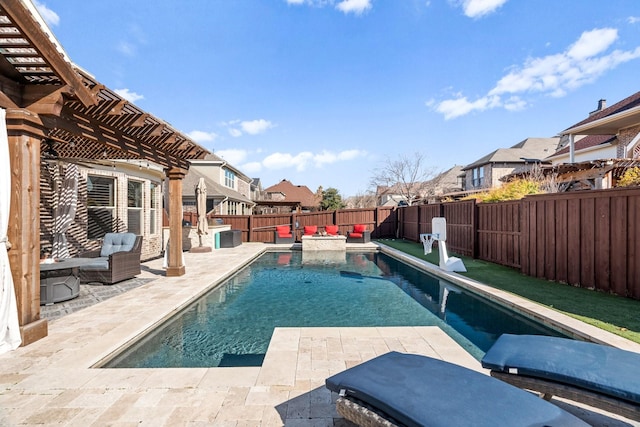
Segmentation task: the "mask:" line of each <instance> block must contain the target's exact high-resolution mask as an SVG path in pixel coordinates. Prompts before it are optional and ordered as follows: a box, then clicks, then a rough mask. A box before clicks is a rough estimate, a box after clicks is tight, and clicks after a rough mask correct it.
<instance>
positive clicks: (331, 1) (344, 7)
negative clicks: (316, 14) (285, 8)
mask: <svg viewBox="0 0 640 427" xmlns="http://www.w3.org/2000/svg"><path fill="white" fill-rule="evenodd" d="M285 1H286V2H287V4H290V5H296V6H299V5H307V6H310V7H324V6H335V8H336V9H337V10H339V11H340V12H342V13H344V14H348V13H353V14H355V15H361V14H362V13H364V12H366V11H367V10H369V9H371V7H372V5H371V3H372V1H373V0H285Z"/></svg>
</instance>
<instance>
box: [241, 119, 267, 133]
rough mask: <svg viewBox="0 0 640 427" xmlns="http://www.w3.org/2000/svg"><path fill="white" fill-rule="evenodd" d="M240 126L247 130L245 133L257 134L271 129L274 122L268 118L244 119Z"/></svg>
mask: <svg viewBox="0 0 640 427" xmlns="http://www.w3.org/2000/svg"><path fill="white" fill-rule="evenodd" d="M240 126H241V127H242V130H243V131H245V133H248V134H249V135H257V134H259V133H264V132H266V131H267V130H268V129H271V128H272V127H273V124H272V123H271V122H270V121H268V120H264V119H258V120H251V121H244V122H242V123H240Z"/></svg>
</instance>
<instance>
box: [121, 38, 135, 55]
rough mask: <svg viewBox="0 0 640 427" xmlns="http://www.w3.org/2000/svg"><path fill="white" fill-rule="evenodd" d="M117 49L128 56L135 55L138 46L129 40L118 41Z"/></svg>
mask: <svg viewBox="0 0 640 427" xmlns="http://www.w3.org/2000/svg"><path fill="white" fill-rule="evenodd" d="M116 50H117V51H118V52H120V53H122V54H123V55H126V56H134V55H135V54H136V46H135V45H134V44H132V43H129V42H127V41H121V42H120V43H118V46H117V47H116Z"/></svg>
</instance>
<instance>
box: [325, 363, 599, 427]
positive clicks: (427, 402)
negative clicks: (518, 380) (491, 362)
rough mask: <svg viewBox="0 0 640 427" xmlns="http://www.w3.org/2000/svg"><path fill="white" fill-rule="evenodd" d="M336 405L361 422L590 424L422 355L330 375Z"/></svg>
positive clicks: (448, 425)
mask: <svg viewBox="0 0 640 427" xmlns="http://www.w3.org/2000/svg"><path fill="white" fill-rule="evenodd" d="M326 386H327V388H328V389H329V390H331V391H334V392H336V393H339V396H340V397H339V398H338V399H337V401H336V409H337V411H338V413H339V414H340V415H342V416H343V417H344V418H346V419H348V420H350V421H352V422H354V423H356V424H358V425H396V424H400V425H406V426H409V427H411V426H416V427H418V426H446V427H451V426H474V427H485V426H486V427H495V426H588V424H586V423H584V422H583V421H582V420H580V419H579V418H576V417H574V416H573V415H571V414H569V413H568V412H566V411H564V410H562V409H560V408H559V407H557V406H555V405H553V404H551V403H548V402H545V401H544V400H542V399H539V398H537V397H536V396H535V395H533V394H531V393H527V392H525V391H522V390H519V389H518V388H516V387H512V386H510V385H508V384H505V383H503V382H501V381H498V380H496V379H494V378H491V377H489V376H488V375H483V374H481V373H479V372H475V371H472V370H470V369H467V368H463V367H461V366H458V365H454V364H451V363H447V362H443V361H442V360H438V359H433V358H430V357H426V356H420V355H417V354H405V353H398V352H391V353H387V354H384V355H382V356H378V357H376V358H375V359H372V360H369V361H368V362H364V363H362V364H360V365H357V366H354V367H353V368H350V369H347V370H346V371H343V372H340V373H339V374H336V375H334V376H332V377H330V378H328V379H327V380H326Z"/></svg>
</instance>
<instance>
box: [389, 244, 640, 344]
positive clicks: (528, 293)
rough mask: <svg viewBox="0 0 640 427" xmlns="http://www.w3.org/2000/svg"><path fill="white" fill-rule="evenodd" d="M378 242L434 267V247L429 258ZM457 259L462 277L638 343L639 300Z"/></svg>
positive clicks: (414, 247) (417, 247) (418, 247)
mask: <svg viewBox="0 0 640 427" xmlns="http://www.w3.org/2000/svg"><path fill="white" fill-rule="evenodd" d="M380 243H384V244H385V245H388V246H390V247H392V248H395V249H398V250H400V251H402V252H405V253H407V254H409V255H413V256H414V257H416V258H420V259H423V260H426V261H428V262H430V263H432V264H435V265H438V250H437V249H436V248H434V249H433V252H432V253H430V254H429V255H424V250H423V247H422V244H421V243H415V242H410V241H407V240H393V239H382V240H380ZM456 256H458V255H456ZM459 258H461V259H462V260H463V261H464V265H465V266H466V267H467V272H466V273H460V274H462V275H463V276H466V277H469V278H470V279H474V280H477V281H478V282H481V283H484V284H487V285H490V286H493V287H494V288H497V289H502V290H505V291H507V292H511V293H513V294H516V295H519V296H521V297H523V298H527V299H529V300H531V301H535V302H537V303H539V304H542V305H545V306H547V307H550V308H552V309H554V310H557V311H560V312H562V313H564V314H567V315H569V316H571V317H575V318H576V319H580V320H582V321H583V322H585V323H588V324H590V325H594V326H597V327H599V328H601V329H604V330H606V331H609V332H612V333H614V334H617V335H620V336H623V337H625V338H627V339H629V340H631V341H635V342H637V343H640V301H636V300H632V299H630V298H624V297H619V296H615V295H610V294H606V293H603V292H596V291H592V290H588V289H581V288H576V287H573V286H569V285H566V284H563V283H558V282H551V281H548V280H542V279H536V278H533V277H529V276H525V275H523V274H521V273H520V272H519V271H518V270H515V269H513V268H509V267H504V266H501V265H497V264H493V263H490V262H486V261H480V260H477V259H472V258H468V257H464V256H460V257H459Z"/></svg>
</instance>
